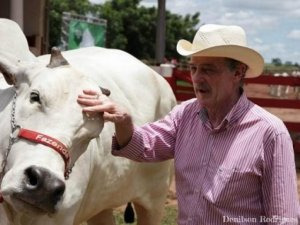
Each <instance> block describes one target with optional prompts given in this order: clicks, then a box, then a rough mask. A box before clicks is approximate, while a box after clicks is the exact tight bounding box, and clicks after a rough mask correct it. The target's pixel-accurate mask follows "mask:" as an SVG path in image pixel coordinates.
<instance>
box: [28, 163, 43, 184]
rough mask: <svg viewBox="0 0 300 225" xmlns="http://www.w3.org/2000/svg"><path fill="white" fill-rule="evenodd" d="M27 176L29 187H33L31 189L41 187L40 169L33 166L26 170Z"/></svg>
mask: <svg viewBox="0 0 300 225" xmlns="http://www.w3.org/2000/svg"><path fill="white" fill-rule="evenodd" d="M25 176H26V177H27V186H31V188H36V187H38V186H39V183H40V179H41V177H42V174H41V171H40V170H39V169H38V167H35V166H32V167H29V168H27V169H26V170H25Z"/></svg>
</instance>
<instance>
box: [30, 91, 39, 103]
mask: <svg viewBox="0 0 300 225" xmlns="http://www.w3.org/2000/svg"><path fill="white" fill-rule="evenodd" d="M30 102H31V103H33V102H38V103H41V100H40V93H39V92H38V91H32V92H31V93H30Z"/></svg>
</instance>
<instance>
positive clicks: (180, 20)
mask: <svg viewBox="0 0 300 225" xmlns="http://www.w3.org/2000/svg"><path fill="white" fill-rule="evenodd" d="M140 2H141V0H110V1H106V2H105V3H104V4H102V5H91V4H90V3H89V1H88V0H50V11H49V17H50V19H49V20H50V46H55V45H58V44H59V43H60V33H61V16H62V12H64V11H67V12H74V13H77V14H83V15H85V14H87V13H88V12H92V14H93V15H94V16H96V17H99V18H103V19H106V20H107V36H106V46H107V47H108V48H117V49H122V50H125V51H126V52H129V53H131V54H132V55H134V56H135V57H137V58H139V59H146V60H153V59H154V57H155V38H156V23H157V11H158V10H157V8H155V7H151V8H146V7H143V6H140ZM199 16H200V13H195V14H194V15H186V16H182V15H178V14H174V13H171V12H169V11H166V53H165V56H166V57H167V58H168V59H171V58H179V55H178V53H177V52H176V44H177V41H178V40H179V39H181V38H185V39H188V40H192V38H193V36H194V34H195V32H196V30H195V26H196V25H197V24H198V23H199Z"/></svg>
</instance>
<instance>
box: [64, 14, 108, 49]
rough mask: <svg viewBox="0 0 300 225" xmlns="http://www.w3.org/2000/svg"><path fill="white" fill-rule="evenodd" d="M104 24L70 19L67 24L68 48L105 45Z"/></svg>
mask: <svg viewBox="0 0 300 225" xmlns="http://www.w3.org/2000/svg"><path fill="white" fill-rule="evenodd" d="M105 34H106V26H104V25H98V24H92V23H88V22H84V21H78V20H72V21H70V24H69V40H68V49H76V48H83V47H90V46H99V47H105Z"/></svg>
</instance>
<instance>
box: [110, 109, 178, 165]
mask: <svg viewBox="0 0 300 225" xmlns="http://www.w3.org/2000/svg"><path fill="white" fill-rule="evenodd" d="M182 110H183V109H182V107H181V106H176V107H174V109H173V110H172V111H171V112H170V113H169V114H168V115H166V116H165V117H164V118H162V119H161V120H158V121H156V122H153V123H147V124H145V125H143V126H141V127H138V126H134V131H133V136H132V138H131V140H130V142H129V143H128V144H127V145H126V146H125V147H123V148H121V149H120V148H119V146H118V143H117V140H116V137H115V136H113V140H112V154H113V155H115V156H123V157H126V158H129V159H132V160H135V161H138V162H144V161H149V162H157V161H164V160H167V159H171V158H173V157H174V148H175V142H176V135H177V129H178V124H179V122H180V117H181V113H182Z"/></svg>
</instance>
